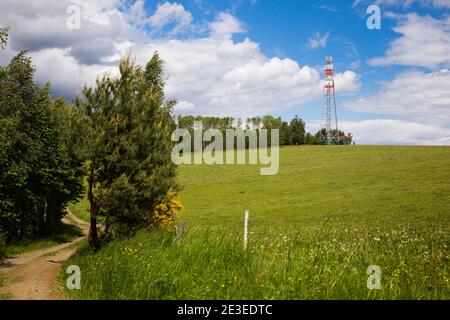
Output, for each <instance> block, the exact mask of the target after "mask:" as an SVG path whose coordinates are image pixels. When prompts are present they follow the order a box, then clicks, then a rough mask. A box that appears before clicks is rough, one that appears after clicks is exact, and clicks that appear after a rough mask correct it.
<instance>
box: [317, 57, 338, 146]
mask: <svg viewBox="0 0 450 320" xmlns="http://www.w3.org/2000/svg"><path fill="white" fill-rule="evenodd" d="M324 75H325V81H324V85H323V91H324V96H325V108H324V125H323V128H324V129H325V132H323V130H322V132H321V142H322V143H324V144H327V145H332V144H339V127H338V120H337V110H336V92H335V85H334V69H333V57H326V64H325V67H324Z"/></svg>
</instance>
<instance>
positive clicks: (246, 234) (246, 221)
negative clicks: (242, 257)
mask: <svg viewBox="0 0 450 320" xmlns="http://www.w3.org/2000/svg"><path fill="white" fill-rule="evenodd" d="M247 243H248V210H245V217H244V250H246V249H247Z"/></svg>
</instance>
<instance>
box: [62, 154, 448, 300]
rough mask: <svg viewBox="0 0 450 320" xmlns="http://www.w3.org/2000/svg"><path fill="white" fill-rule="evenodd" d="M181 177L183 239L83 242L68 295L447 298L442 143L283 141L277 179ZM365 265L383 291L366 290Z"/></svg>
mask: <svg viewBox="0 0 450 320" xmlns="http://www.w3.org/2000/svg"><path fill="white" fill-rule="evenodd" d="M179 180H180V183H181V184H182V185H183V187H184V188H183V190H182V192H181V193H180V195H179V196H180V199H181V200H182V202H183V204H184V206H185V207H186V211H185V212H184V214H183V215H182V217H181V220H183V221H185V222H186V223H187V225H188V232H187V234H186V236H185V237H183V238H182V239H181V240H174V239H173V238H171V237H169V236H167V235H162V234H158V233H154V232H144V231H143V232H140V233H139V234H138V235H137V236H136V237H135V238H133V239H130V240H126V241H121V242H116V243H112V244H110V245H108V246H106V247H104V248H103V249H102V250H100V251H99V252H98V253H96V254H94V253H92V252H90V251H89V250H87V249H82V250H81V251H80V252H79V253H78V254H77V255H76V256H74V257H72V258H71V259H70V260H69V261H68V262H67V265H70V264H76V265H79V266H80V267H81V270H82V289H81V290H74V291H68V292H67V293H68V294H69V296H70V297H72V298H75V299H79V298H84V299H450V284H449V278H450V272H449V262H450V259H449V258H450V256H449V251H448V246H449V245H450V233H449V222H450V148H448V147H375V146H373V147H369V146H367V147H366V146H348V147H286V148H282V149H281V150H280V171H279V174H278V175H276V176H260V175H259V167H257V166H223V165H222V166H207V165H203V166H182V167H180V169H179ZM246 209H248V210H250V223H249V231H250V235H249V247H248V250H247V251H244V250H243V245H242V241H243V216H244V210H246ZM369 265H377V266H379V267H380V269H381V271H382V277H381V286H382V288H381V290H368V289H367V279H368V277H369V275H368V274H367V272H366V271H367V268H368V266H369Z"/></svg>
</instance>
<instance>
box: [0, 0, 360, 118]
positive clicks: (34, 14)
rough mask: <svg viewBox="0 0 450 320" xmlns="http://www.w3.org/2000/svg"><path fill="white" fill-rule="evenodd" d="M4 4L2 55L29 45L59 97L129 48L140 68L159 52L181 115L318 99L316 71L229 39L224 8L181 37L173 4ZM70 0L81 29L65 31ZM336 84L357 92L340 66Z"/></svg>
mask: <svg viewBox="0 0 450 320" xmlns="http://www.w3.org/2000/svg"><path fill="white" fill-rule="evenodd" d="M3 1H7V2H8V3H7V5H5V6H2V7H5V8H6V9H5V11H4V12H2V15H1V16H0V24H1V25H4V24H7V25H11V26H12V27H13V32H12V34H11V43H10V46H9V48H8V49H9V51H8V54H9V55H11V53H12V52H13V51H14V50H19V49H22V48H29V49H31V53H30V54H31V55H32V58H33V63H34V64H35V65H36V68H37V77H38V80H39V81H40V82H41V83H42V82H46V81H51V82H52V84H53V86H54V88H55V89H56V93H58V94H64V95H66V96H68V97H70V96H73V94H75V93H76V92H77V91H79V90H80V89H81V88H82V86H83V85H84V84H93V83H94V81H95V78H96V77H97V76H98V75H101V74H102V73H104V72H108V73H112V74H115V73H117V68H116V65H117V60H118V59H119V58H120V57H121V56H123V55H125V54H127V53H128V52H132V53H133V54H134V55H135V56H136V61H137V63H139V64H141V65H144V64H145V63H146V62H147V61H148V60H149V58H150V57H151V55H152V54H153V53H154V52H155V51H158V52H159V53H160V55H161V57H162V58H163V59H164V60H165V61H166V63H167V64H166V72H167V74H168V82H167V95H168V97H170V98H176V99H178V101H180V103H179V104H178V106H177V108H176V111H177V112H180V113H191V114H205V115H232V116H249V115H260V114H265V113H269V112H278V111H280V110H283V109H286V108H289V107H293V106H299V105H300V104H301V103H304V102H307V101H311V100H313V99H316V98H319V97H321V93H322V91H321V76H320V73H319V71H317V70H316V69H314V68H312V67H309V66H301V65H299V63H298V62H296V61H294V60H292V59H289V58H283V59H281V58H272V57H268V56H266V55H265V54H263V53H262V51H261V49H260V47H259V45H258V43H256V42H254V41H252V40H251V39H248V38H245V39H244V40H242V41H236V40H234V39H233V35H234V34H236V33H244V32H245V31H246V28H245V26H244V25H243V23H242V22H241V21H239V20H238V19H237V18H236V17H234V16H233V15H231V14H229V13H224V12H222V13H219V14H218V15H217V16H216V18H215V19H214V20H213V21H211V22H210V23H209V24H208V30H206V31H207V32H206V33H205V34H206V35H205V36H200V35H197V37H194V38H188V39H184V40H179V39H176V38H175V37H174V33H176V32H177V31H179V30H181V29H182V28H184V27H187V26H188V25H190V24H191V23H192V15H191V14H190V13H189V12H187V11H186V10H185V9H184V7H183V6H181V5H179V4H176V3H169V2H165V3H163V4H160V5H158V6H157V7H156V8H154V10H151V9H152V8H144V2H143V1H136V2H133V3H132V4H130V3H129V1H125V0H114V1H107V0H100V1H90V0H72V1H69V0H64V1H63V0H61V1H42V0H31V1H30V0H26V1H25V0H14V1H12V0H3ZM74 3H75V4H77V5H79V6H80V7H81V9H82V10H81V12H82V24H81V30H69V29H67V28H66V19H67V17H68V15H67V12H66V9H67V6H68V5H70V4H74ZM146 10H148V12H147V11H146ZM152 12H153V14H151V13H152ZM131 20H133V23H132V22H131ZM142 25H149V26H150V30H148V28H143V27H142ZM173 25H175V27H173V28H172V26H173ZM165 27H169V28H172V29H171V31H174V30H175V31H174V32H173V34H172V35H171V36H169V37H167V36H164V37H158V36H156V35H155V34H153V33H152V32H151V31H152V30H151V28H165ZM177 28H178V29H177ZM169 32H170V31H169ZM336 85H337V88H338V91H339V92H341V93H345V92H352V91H355V90H357V89H358V87H359V77H358V75H357V74H355V73H354V72H351V71H345V70H344V71H343V73H342V74H338V75H337V76H336Z"/></svg>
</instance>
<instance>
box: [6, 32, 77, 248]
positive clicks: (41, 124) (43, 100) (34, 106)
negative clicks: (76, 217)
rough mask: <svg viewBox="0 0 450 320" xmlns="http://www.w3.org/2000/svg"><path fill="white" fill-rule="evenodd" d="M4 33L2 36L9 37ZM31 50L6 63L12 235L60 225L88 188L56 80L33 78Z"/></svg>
mask: <svg viewBox="0 0 450 320" xmlns="http://www.w3.org/2000/svg"><path fill="white" fill-rule="evenodd" d="M3 30H4V29H2V32H0V33H1V34H2V42H3V39H4V38H5V36H4V33H3ZM34 72H35V70H34V68H33V66H32V62H31V59H30V58H29V57H28V55H27V52H26V51H21V52H19V53H18V54H17V55H16V56H15V57H14V58H13V59H12V60H11V62H10V63H9V64H8V65H7V66H4V67H0V150H1V151H0V199H1V200H0V233H4V234H6V240H7V241H11V240H21V239H23V238H25V237H38V236H41V235H44V234H48V233H49V232H51V231H53V230H55V229H56V227H57V226H58V225H59V223H60V219H61V217H62V215H63V214H64V208H65V206H66V204H67V203H68V202H69V201H70V200H75V199H76V198H77V197H79V195H80V194H81V191H82V172H81V169H80V167H79V164H77V163H75V162H73V161H72V158H71V154H70V152H69V150H68V147H67V145H66V144H65V141H64V139H63V138H62V137H61V135H60V129H59V128H61V126H63V123H64V122H65V120H66V119H61V118H57V117H55V114H54V111H55V110H54V108H53V107H54V105H53V101H52V99H51V96H50V85H49V84H47V85H45V86H44V87H43V88H40V87H39V86H38V85H37V84H36V83H34V81H33V77H34Z"/></svg>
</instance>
